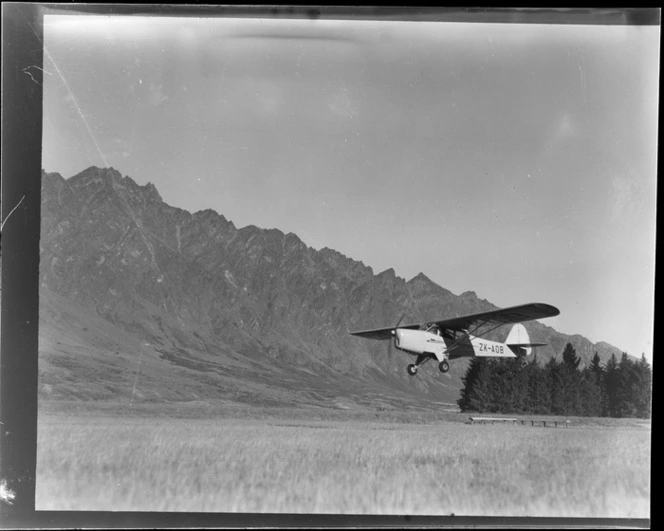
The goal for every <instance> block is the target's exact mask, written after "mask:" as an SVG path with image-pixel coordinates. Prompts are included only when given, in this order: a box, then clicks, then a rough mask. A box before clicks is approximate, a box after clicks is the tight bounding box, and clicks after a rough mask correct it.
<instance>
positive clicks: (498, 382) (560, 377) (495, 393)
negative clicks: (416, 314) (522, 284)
mask: <svg viewBox="0 0 664 531" xmlns="http://www.w3.org/2000/svg"><path fill="white" fill-rule="evenodd" d="M580 361H581V359H580V358H579V357H578V356H577V355H576V351H575V349H574V347H573V346H572V344H571V343H567V345H566V346H565V350H564V351H563V355H562V361H560V362H559V361H557V360H556V358H555V357H552V358H551V359H550V360H549V361H548V362H547V363H546V364H545V365H543V366H542V365H540V364H539V363H538V361H537V356H534V357H533V358H532V360H531V361H527V360H526V357H525V356H524V355H523V354H520V355H517V357H516V358H481V357H475V358H472V359H471V362H470V365H469V366H468V369H467V370H466V374H465V376H464V377H463V379H462V381H463V384H464V387H463V389H462V390H461V398H460V399H459V400H458V401H457V404H458V405H459V407H460V408H461V411H476V412H479V413H487V412H488V413H525V414H537V415H571V416H588V417H639V418H650V414H651V398H652V370H651V368H650V365H649V364H648V362H647V361H646V359H645V355H642V356H641V359H640V360H639V361H635V360H633V359H632V358H630V357H629V356H628V355H627V354H626V353H623V354H622V357H621V359H620V361H618V359H617V358H616V355H615V354H612V355H611V358H610V359H609V361H608V362H607V363H606V364H605V365H602V363H601V360H600V357H599V355H598V354H597V352H595V355H594V357H593V359H592V361H591V363H590V365H588V366H587V367H584V368H581V369H580V368H579V364H580Z"/></svg>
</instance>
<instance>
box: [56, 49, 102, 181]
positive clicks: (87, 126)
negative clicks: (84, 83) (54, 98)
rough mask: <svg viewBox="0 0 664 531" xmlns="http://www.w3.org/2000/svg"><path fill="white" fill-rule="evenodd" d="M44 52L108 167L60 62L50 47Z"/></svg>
mask: <svg viewBox="0 0 664 531" xmlns="http://www.w3.org/2000/svg"><path fill="white" fill-rule="evenodd" d="M44 53H45V54H46V56H47V57H48V58H49V60H50V61H51V64H52V65H53V67H54V68H55V71H56V72H57V73H58V76H60V79H62V82H63V83H64V85H65V88H66V89H67V92H69V95H70V96H71V99H72V101H73V102H74V105H75V106H76V110H77V111H78V114H79V116H80V117H81V120H82V121H83V125H85V128H86V129H87V131H88V134H89V135H90V138H91V139H92V142H94V145H95V147H96V148H97V153H98V154H99V157H100V158H101V160H102V161H103V163H104V167H105V168H107V167H108V162H107V161H106V157H105V156H104V153H103V152H102V150H101V148H100V147H99V144H98V143H97V139H96V138H95V135H94V134H93V133H92V129H91V128H90V124H88V121H87V120H86V118H85V114H84V113H83V110H82V109H81V106H80V105H79V103H78V100H77V99H76V96H74V93H73V92H72V90H71V87H70V86H69V83H67V80H66V79H65V76H64V75H63V74H62V71H61V70H60V68H59V67H58V64H57V63H56V62H55V59H53V57H52V56H51V54H50V53H49V51H48V49H47V48H46V46H44Z"/></svg>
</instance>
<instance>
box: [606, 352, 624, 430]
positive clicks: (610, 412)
mask: <svg viewBox="0 0 664 531" xmlns="http://www.w3.org/2000/svg"><path fill="white" fill-rule="evenodd" d="M619 388H620V374H619V372H618V360H617V359H616V355H615V354H611V357H610V358H609V361H608V362H607V364H606V367H605V369H604V386H603V391H604V399H603V402H604V406H605V408H606V409H605V411H604V414H605V416H609V417H618V416H620V407H619Z"/></svg>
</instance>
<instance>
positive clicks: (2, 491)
mask: <svg viewBox="0 0 664 531" xmlns="http://www.w3.org/2000/svg"><path fill="white" fill-rule="evenodd" d="M14 498H16V494H15V493H14V491H13V490H12V489H10V488H9V486H8V485H7V481H6V480H4V479H3V480H2V481H0V501H3V502H5V503H6V504H7V505H14Z"/></svg>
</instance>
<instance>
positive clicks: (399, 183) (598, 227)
mask: <svg viewBox="0 0 664 531" xmlns="http://www.w3.org/2000/svg"><path fill="white" fill-rule="evenodd" d="M44 39H45V40H44V133H43V158H42V165H43V167H44V169H45V170H46V171H49V172H51V171H52V172H58V173H60V174H62V175H63V176H64V177H71V176H73V175H75V174H76V173H78V172H80V171H82V170H84V169H85V168H87V167H89V166H99V167H113V168H115V169H117V170H119V171H120V172H121V173H122V174H123V175H129V176H130V177H131V178H132V179H134V180H135V181H136V182H138V183H139V184H146V183H147V182H151V183H153V184H154V185H155V186H156V187H157V189H158V190H159V192H160V193H161V195H162V197H163V199H164V201H165V202H166V203H168V204H171V205H173V206H177V207H180V208H183V209H185V210H189V211H191V212H195V211H198V210H203V209H206V208H211V209H213V210H215V211H217V212H219V213H220V214H223V215H224V216H225V217H226V218H227V219H228V220H230V221H232V222H233V223H234V224H235V225H236V226H237V227H244V226H246V225H256V226H258V227H262V228H278V229H280V230H281V231H283V232H285V233H288V232H294V233H295V234H297V235H298V236H299V237H300V238H301V239H302V240H303V241H304V242H305V243H306V244H307V245H309V246H311V247H313V248H315V249H321V248H324V247H329V248H332V249H336V250H337V251H339V252H341V253H343V254H345V255H346V256H348V257H350V258H353V259H355V260H360V261H362V262H363V263H364V264H366V265H368V266H371V267H372V268H373V271H374V273H376V274H377V273H379V272H381V271H383V270H385V269H388V268H393V269H394V270H395V272H396V274H397V275H398V276H400V277H403V278H405V279H406V280H408V279H410V278H412V277H413V276H415V275H417V274H418V273H420V272H423V273H424V274H425V275H427V276H428V277H429V278H431V279H432V280H433V281H434V282H436V283H438V284H440V285H441V286H443V287H445V288H447V289H449V290H450V291H452V292H454V293H456V294H461V293H463V292H465V291H475V292H476V293H477V295H478V296H479V297H480V298H483V299H487V300H488V301H490V302H492V303H493V304H496V305H498V306H512V305H517V304H522V303H526V302H545V303H549V304H553V305H555V306H557V307H558V308H559V309H560V310H561V314H560V316H558V317H555V318H551V319H547V320H546V321H544V322H545V323H546V324H547V325H549V326H553V327H554V328H556V329H557V330H559V331H561V332H565V333H568V334H577V333H578V334H582V335H584V336H586V337H587V338H589V339H590V340H591V341H593V342H598V341H606V342H609V343H611V344H613V345H615V346H616V347H618V348H620V349H621V350H624V351H627V352H628V353H629V354H632V355H635V356H640V355H641V353H645V354H646V357H647V358H648V359H649V360H651V361H652V336H653V330H654V326H653V319H654V261H655V217H656V192H657V188H656V187H657V177H656V176H657V118H658V107H657V106H658V95H659V27H657V26H588V25H547V24H488V23H446V22H412V21H411V22H405V21H360V20H343V21H342V20H338V21H335V20H308V19H307V20H294V19H282V20H276V19H260V18H255V19H241V18H233V19H225V18H191V17H189V18H166V17H142V16H132V17H128V16H76V15H73V16H72V15H65V16H61V15H46V16H45V19H44ZM442 317H444V316H432V318H437V319H438V318H442Z"/></svg>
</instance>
